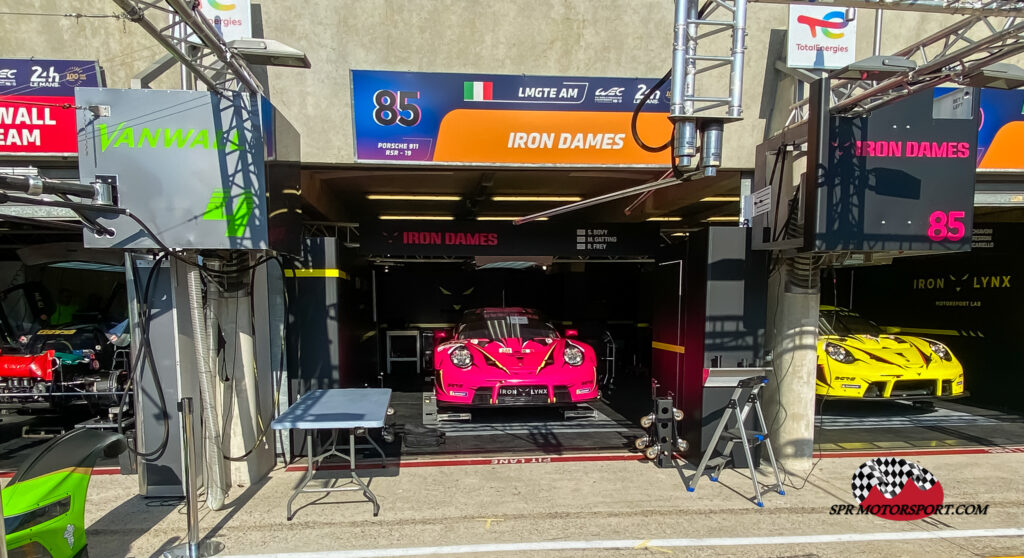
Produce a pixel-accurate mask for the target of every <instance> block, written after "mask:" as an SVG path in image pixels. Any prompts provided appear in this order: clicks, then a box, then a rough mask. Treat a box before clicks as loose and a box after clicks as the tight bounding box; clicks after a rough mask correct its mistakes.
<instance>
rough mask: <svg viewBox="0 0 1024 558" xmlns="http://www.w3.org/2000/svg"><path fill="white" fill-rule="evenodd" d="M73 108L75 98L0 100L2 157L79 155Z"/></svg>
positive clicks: (26, 97) (10, 97)
mask: <svg viewBox="0 0 1024 558" xmlns="http://www.w3.org/2000/svg"><path fill="white" fill-rule="evenodd" d="M74 105H75V98H74V97H40V96H34V95H33V96H29V95H24V96H23V95H10V96H3V97H0V153H62V154H76V153H78V136H77V133H76V129H75V108H74ZM65 106H66V107H67V108H64V107H65Z"/></svg>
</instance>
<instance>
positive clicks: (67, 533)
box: [2, 428, 126, 558]
mask: <svg viewBox="0 0 1024 558" xmlns="http://www.w3.org/2000/svg"><path fill="white" fill-rule="evenodd" d="M125 449H126V445H125V439H124V436H121V435H120V434H116V433H113V432H104V431H100V430H90V429H85V428H79V429H76V430H72V431H71V432H68V433H67V434H64V435H63V436H60V437H57V438H54V439H53V440H51V441H50V442H48V443H47V444H45V445H43V446H41V447H40V448H38V449H37V450H36V451H35V453H33V454H32V455H30V456H29V458H28V459H27V460H26V461H25V463H24V464H22V466H21V467H19V468H18V472H17V473H15V475H14V477H13V478H12V479H11V482H10V483H8V484H7V486H6V487H4V489H3V493H2V497H3V513H4V531H5V532H6V533H7V556H8V557H9V558H44V557H45V558H72V557H77V558H81V557H86V556H88V549H87V548H86V540H85V497H86V492H87V491H88V489H89V479H90V478H91V477H92V468H93V466H94V465H95V464H96V461H97V460H98V459H99V458H100V457H101V456H105V457H116V456H118V455H120V454H121V453H122V452H123V451H125Z"/></svg>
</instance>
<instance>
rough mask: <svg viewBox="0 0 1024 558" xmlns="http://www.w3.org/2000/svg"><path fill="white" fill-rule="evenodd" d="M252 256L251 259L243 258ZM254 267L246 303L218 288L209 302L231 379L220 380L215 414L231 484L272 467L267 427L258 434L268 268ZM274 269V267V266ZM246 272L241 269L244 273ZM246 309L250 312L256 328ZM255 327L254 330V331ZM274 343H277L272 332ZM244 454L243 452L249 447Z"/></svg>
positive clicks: (264, 398)
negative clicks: (219, 422)
mask: <svg viewBox="0 0 1024 558" xmlns="http://www.w3.org/2000/svg"><path fill="white" fill-rule="evenodd" d="M248 261H249V262H251V261H253V260H252V259H250V260H248ZM268 266H276V264H275V263H269V264H267V265H264V266H261V267H259V268H258V269H256V270H255V272H254V284H253V287H252V296H253V297H254V308H250V300H249V297H248V296H246V293H245V292H241V291H236V292H226V293H217V294H216V295H215V296H214V297H211V306H212V310H213V312H214V313H215V314H216V317H217V321H218V323H219V325H220V331H221V332H222V334H223V336H224V348H223V352H222V353H221V359H222V362H223V364H224V373H225V374H226V375H228V376H230V377H231V378H232V381H230V382H222V383H221V386H222V393H221V405H220V414H221V417H222V418H224V417H225V415H226V419H225V420H226V422H225V423H223V424H224V429H223V431H222V432H221V436H223V437H224V443H223V447H224V448H225V452H226V453H227V454H228V455H229V456H231V457H237V458H241V457H242V456H243V455H244V456H245V457H244V459H242V460H237V461H229V462H228V472H229V476H230V483H231V486H233V487H235V486H238V485H243V486H249V485H252V484H254V483H256V482H258V481H260V480H261V479H262V478H263V477H265V476H266V475H267V474H268V473H269V472H270V470H271V469H273V467H274V462H275V459H274V436H273V433H272V432H267V435H266V436H264V437H263V438H262V439H260V435H261V434H262V433H263V431H264V430H266V429H269V428H270V420H271V418H272V417H273V409H272V406H273V386H274V374H273V368H274V367H273V365H272V358H271V344H272V341H271V336H270V324H269V323H268V322H269V319H268V300H267V267H268ZM275 271H276V270H275ZM248 273H249V272H245V274H246V275H248ZM251 312H255V327H254V325H253V324H254V322H253V316H252V314H251ZM254 331H255V335H254ZM274 342H277V343H280V340H279V338H277V337H275V338H274ZM250 451H251V453H249V454H248V455H245V454H246V452H250Z"/></svg>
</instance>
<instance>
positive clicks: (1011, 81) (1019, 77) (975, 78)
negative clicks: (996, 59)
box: [963, 62, 1024, 89]
mask: <svg viewBox="0 0 1024 558" xmlns="http://www.w3.org/2000/svg"><path fill="white" fill-rule="evenodd" d="M963 83H964V84H965V85H970V86H971V87H991V88H993V89H1017V88H1018V87H1022V86H1024V70H1022V69H1020V67H1018V66H1015V65H1013V64H1008V63H1006V62H1001V63H998V64H992V65H991V66H987V67H985V68H982V69H981V70H979V71H978V72H977V73H976V74H973V75H970V76H967V77H965V78H964V80H963Z"/></svg>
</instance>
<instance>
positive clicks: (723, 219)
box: [704, 215, 740, 223]
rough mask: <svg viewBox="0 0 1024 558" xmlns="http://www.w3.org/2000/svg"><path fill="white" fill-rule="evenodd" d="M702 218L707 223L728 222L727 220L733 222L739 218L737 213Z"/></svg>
mask: <svg viewBox="0 0 1024 558" xmlns="http://www.w3.org/2000/svg"><path fill="white" fill-rule="evenodd" d="M704 220H705V221H707V222H709V223H729V222H733V223H735V222H738V221H739V220H740V218H739V216H738V215H737V216H733V217H708V218H707V219H704Z"/></svg>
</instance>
